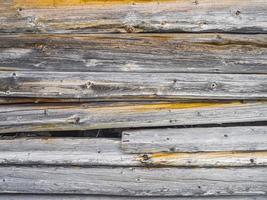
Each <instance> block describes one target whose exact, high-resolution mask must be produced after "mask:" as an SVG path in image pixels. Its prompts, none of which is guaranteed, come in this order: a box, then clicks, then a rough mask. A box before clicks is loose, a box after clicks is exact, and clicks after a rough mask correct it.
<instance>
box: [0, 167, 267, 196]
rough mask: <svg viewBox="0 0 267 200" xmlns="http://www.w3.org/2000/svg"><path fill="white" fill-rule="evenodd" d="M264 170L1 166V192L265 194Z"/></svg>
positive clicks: (131, 194) (161, 194) (151, 194)
mask: <svg viewBox="0 0 267 200" xmlns="http://www.w3.org/2000/svg"><path fill="white" fill-rule="evenodd" d="M266 172H267V168H222V169H219V168H192V169H190V168H79V167H68V168H64V167H56V168H55V167H0V179H1V180H3V181H2V183H1V184H0V193H2V194H8V193H11V194H12V193H13V194H14V193H20V194H21V193H25V194H27V193H31V194H32V193H35V194H37V193H38V194H95V195H100V194H101V195H117V196H221V195H228V196H231V195H266V194H267V173H266Z"/></svg>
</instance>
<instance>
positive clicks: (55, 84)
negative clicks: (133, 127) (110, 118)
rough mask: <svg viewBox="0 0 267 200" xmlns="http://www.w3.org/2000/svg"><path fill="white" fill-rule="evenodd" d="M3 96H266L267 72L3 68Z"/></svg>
mask: <svg viewBox="0 0 267 200" xmlns="http://www.w3.org/2000/svg"><path fill="white" fill-rule="evenodd" d="M0 96H2V97H37V98H88V99H93V98H103V99H113V98H115V99H118V98H121V99H125V100H127V99H131V98H137V97H142V98H152V97H155V98H160V97H162V98H165V97H166V98H170V97H172V98H191V99H266V98H267V75H265V74H264V75H263V74H258V75H255V74H253V75H252V74H249V75H248V74H195V73H177V74H175V73H160V74H159V73H116V72H113V73H112V72H110V73H109V72H1V73H0Z"/></svg>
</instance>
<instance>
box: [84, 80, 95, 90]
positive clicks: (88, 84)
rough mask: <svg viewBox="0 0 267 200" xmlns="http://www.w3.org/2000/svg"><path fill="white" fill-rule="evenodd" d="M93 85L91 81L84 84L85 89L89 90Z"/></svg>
mask: <svg viewBox="0 0 267 200" xmlns="http://www.w3.org/2000/svg"><path fill="white" fill-rule="evenodd" d="M93 85H94V84H93V83H92V82H91V81H88V82H87V83H85V88H87V89H89V88H91V87H92V86H93Z"/></svg>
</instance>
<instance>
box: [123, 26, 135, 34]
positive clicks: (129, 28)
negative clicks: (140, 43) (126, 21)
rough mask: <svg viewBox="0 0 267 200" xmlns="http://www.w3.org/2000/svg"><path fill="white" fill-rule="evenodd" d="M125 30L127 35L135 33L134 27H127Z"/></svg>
mask: <svg viewBox="0 0 267 200" xmlns="http://www.w3.org/2000/svg"><path fill="white" fill-rule="evenodd" d="M125 30H126V32H127V33H133V32H134V27H133V26H126V27H125Z"/></svg>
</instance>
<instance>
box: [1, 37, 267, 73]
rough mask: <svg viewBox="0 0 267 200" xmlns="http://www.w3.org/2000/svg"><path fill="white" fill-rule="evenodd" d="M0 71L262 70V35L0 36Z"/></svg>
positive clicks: (266, 50)
mask: <svg viewBox="0 0 267 200" xmlns="http://www.w3.org/2000/svg"><path fill="white" fill-rule="evenodd" d="M0 47H1V48H0V70H2V71H11V72H12V71H25V70H30V71H63V72H66V71H69V72H125V73H130V72H141V73H144V72H161V73H162V72H191V73H192V72H193V73H237V74H244V73H245V74H249V73H254V74H255V73H256V74H259V73H260V74H266V72H267V64H266V63H267V36H266V35H263V34H258V35H242V34H239V35H236V34H93V35H90V34H87V35H86V34H82V35H78V34H76V35H73V34H72V35H33V34H30V35H21V34H20V35H1V36H0Z"/></svg>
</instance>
